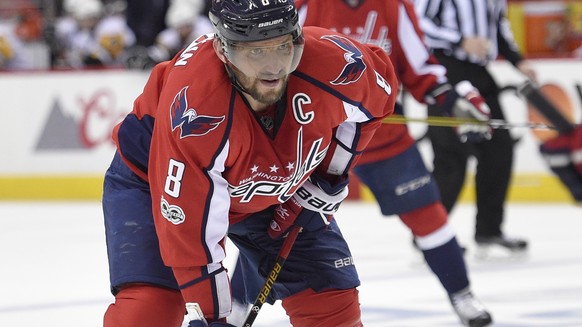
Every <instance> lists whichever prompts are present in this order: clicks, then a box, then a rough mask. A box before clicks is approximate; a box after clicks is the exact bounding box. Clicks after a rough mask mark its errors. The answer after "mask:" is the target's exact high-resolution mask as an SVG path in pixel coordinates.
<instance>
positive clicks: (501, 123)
mask: <svg viewBox="0 0 582 327" xmlns="http://www.w3.org/2000/svg"><path fill="white" fill-rule="evenodd" d="M382 122H383V123H385V124H406V123H422V124H427V125H430V126H438V127H458V126H461V125H487V126H489V127H491V128H492V129H512V128H529V129H544V130H555V129H556V127H554V126H550V125H546V124H542V123H534V122H525V123H510V122H507V121H505V120H502V119H490V120H487V121H481V120H476V119H463V118H456V117H441V116H429V117H427V118H412V117H406V116H403V115H392V116H389V117H387V118H384V120H383V121H382Z"/></svg>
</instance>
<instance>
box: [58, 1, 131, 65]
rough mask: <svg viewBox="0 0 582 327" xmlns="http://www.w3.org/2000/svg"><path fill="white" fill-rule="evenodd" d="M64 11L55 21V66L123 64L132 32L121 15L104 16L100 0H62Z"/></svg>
mask: <svg viewBox="0 0 582 327" xmlns="http://www.w3.org/2000/svg"><path fill="white" fill-rule="evenodd" d="M64 6H65V12H66V13H67V15H66V16H65V17H62V18H61V19H59V21H57V24H56V30H55V33H56V39H57V42H58V44H59V46H60V48H61V51H60V54H59V59H60V60H58V61H57V63H56V66H57V67H67V68H85V67H122V64H123V58H124V57H125V56H124V53H125V51H126V49H127V48H128V47H130V46H132V45H133V44H134V43H135V35H134V33H133V32H132V31H131V29H130V28H129V27H128V26H127V23H126V20H125V17H123V16H121V15H115V16H105V15H104V14H103V4H102V3H101V1H99V0H65V3H64Z"/></svg>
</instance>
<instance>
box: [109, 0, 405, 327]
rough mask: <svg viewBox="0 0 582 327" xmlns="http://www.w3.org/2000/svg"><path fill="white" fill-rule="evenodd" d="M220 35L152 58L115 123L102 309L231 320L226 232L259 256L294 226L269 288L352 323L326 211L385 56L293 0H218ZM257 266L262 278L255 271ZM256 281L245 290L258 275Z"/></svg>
mask: <svg viewBox="0 0 582 327" xmlns="http://www.w3.org/2000/svg"><path fill="white" fill-rule="evenodd" d="M209 16H210V18H211V21H212V22H213V25H214V27H215V29H216V35H215V37H206V36H203V37H201V38H200V39H198V40H197V41H195V42H193V43H192V44H191V45H190V46H188V47H187V48H186V49H185V50H184V51H183V52H181V53H180V54H178V55H177V56H176V57H175V58H174V59H173V60H171V61H169V62H164V63H161V64H159V65H157V66H156V67H155V68H154V69H153V71H152V73H151V76H150V78H149V80H148V82H147V84H146V85H145V88H144V90H143V93H142V94H141V95H140V96H139V97H138V98H137V99H136V101H135V103H134V108H133V111H132V112H131V113H130V114H129V115H127V117H126V118H125V119H124V120H123V121H122V122H121V123H120V124H119V125H118V126H117V127H116V128H115V130H114V140H115V142H116V144H117V153H116V155H115V157H114V159H113V161H112V164H111V166H110V168H109V169H108V171H107V173H106V175H105V182H104V195H103V210H104V218H105V228H106V238H107V250H108V259H109V267H110V279H111V288H112V291H113V294H114V295H115V303H114V304H111V305H110V306H109V308H108V309H107V312H106V313H105V318H104V325H105V326H107V327H110V326H115V327H120V326H140V327H148V326H152V327H154V326H155V327H159V326H176V327H177V326H180V324H181V322H182V320H183V318H184V311H185V308H186V309H187V312H188V319H189V320H190V321H189V326H190V327H202V326H207V324H208V325H209V326H214V327H216V326H228V325H227V324H226V323H225V322H224V319H225V318H226V317H227V316H228V315H229V313H230V310H231V294H230V286H229V281H228V276H227V272H226V271H225V269H224V267H223V265H222V261H223V259H224V258H225V249H224V240H225V237H226V235H227V233H228V235H229V237H230V238H231V239H232V241H233V242H234V243H235V244H236V246H237V247H238V248H239V250H240V253H241V256H242V257H243V258H245V259H246V260H245V262H246V264H245V265H243V269H245V270H247V273H248V274H254V275H255V276H265V275H264V274H265V272H268V271H270V269H271V268H272V264H273V262H274V260H275V258H276V255H277V252H278V251H279V247H280V246H281V244H282V242H283V237H282V236H283V235H284V234H285V232H286V230H287V229H288V227H289V226H290V225H292V224H294V223H295V224H297V225H299V226H303V232H302V233H301V234H299V237H298V238H297V240H296V242H295V244H294V247H293V251H292V252H291V254H290V255H289V257H288V258H287V261H286V262H285V265H284V266H283V267H282V270H281V272H280V275H279V279H278V280H277V283H275V284H274V285H273V287H272V290H271V293H270V294H269V298H268V302H272V301H274V300H277V299H282V304H283V307H284V308H285V310H286V312H287V315H288V316H289V318H290V322H291V324H292V325H294V326H347V327H350V326H361V325H362V323H361V321H360V308H359V303H358V291H357V289H356V287H357V286H358V285H359V281H358V276H357V273H356V269H355V267H354V265H351V264H350V265H347V264H346V265H343V266H341V267H339V266H336V265H334V262H338V261H341V262H344V261H345V259H346V258H350V257H351V254H350V251H349V248H348V245H347V244H346V242H345V240H344V239H343V237H342V235H341V233H340V230H339V227H338V225H337V224H336V222H335V221H334V220H332V219H330V215H331V214H333V212H334V211H335V210H337V208H338V206H339V203H341V201H342V200H343V199H344V198H345V196H346V195H347V194H346V193H347V190H346V188H345V186H346V184H347V174H348V171H349V169H350V167H351V166H353V165H354V164H355V163H356V161H357V157H358V155H359V154H360V152H361V151H362V150H363V148H364V147H365V145H366V144H367V143H368V141H369V139H370V138H371V136H372V134H373V132H374V131H375V129H376V128H377V127H378V126H379V125H381V120H382V119H383V117H385V116H387V115H388V114H390V113H391V112H392V110H393V107H394V103H395V97H396V94H397V80H396V77H395V75H394V71H393V67H392V64H391V62H390V59H389V57H388V56H387V55H386V53H385V52H384V51H382V50H381V49H379V48H376V47H369V46H365V45H362V44H359V43H358V42H355V41H352V40H349V39H348V38H346V37H345V36H342V35H340V34H338V33H335V32H332V31H329V30H326V29H322V28H317V27H309V28H305V29H304V30H302V29H301V27H300V25H299V23H298V19H297V12H296V9H295V6H294V4H293V2H292V1H291V0H278V1H250V0H215V1H213V2H212V7H211V11H210V15H209ZM263 282H264V281H263ZM247 286H248V287H251V288H253V287H255V289H254V292H255V294H256V293H257V292H258V290H259V288H260V287H261V286H262V285H261V284H259V285H253V284H252V283H249V284H248V285H247Z"/></svg>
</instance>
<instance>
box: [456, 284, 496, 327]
mask: <svg viewBox="0 0 582 327" xmlns="http://www.w3.org/2000/svg"><path fill="white" fill-rule="evenodd" d="M449 299H450V300H451V304H452V305H453V308H454V309H455V312H456V313H457V315H458V316H459V318H460V319H461V322H462V323H463V325H465V326H469V327H484V326H489V325H490V324H491V323H493V319H492V318H491V314H489V312H487V310H486V309H485V307H484V306H483V304H482V303H481V302H480V301H479V300H478V299H477V298H476V297H475V296H473V293H471V291H470V290H469V289H464V290H462V291H459V292H457V293H455V294H451V295H449Z"/></svg>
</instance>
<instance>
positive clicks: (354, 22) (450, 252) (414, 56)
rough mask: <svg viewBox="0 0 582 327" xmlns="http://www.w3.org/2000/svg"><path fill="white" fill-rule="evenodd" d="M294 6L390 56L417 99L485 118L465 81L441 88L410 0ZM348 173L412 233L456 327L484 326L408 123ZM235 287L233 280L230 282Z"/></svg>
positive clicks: (312, 0)
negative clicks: (456, 321)
mask: <svg viewBox="0 0 582 327" xmlns="http://www.w3.org/2000/svg"><path fill="white" fill-rule="evenodd" d="M298 8H299V14H300V20H302V21H303V24H304V26H309V25H316V26H321V27H325V28H330V29H333V30H336V31H338V32H340V33H343V34H345V35H348V36H350V37H352V38H353V39H356V40H358V41H360V42H362V43H369V44H373V45H376V46H379V47H381V48H382V49H383V50H384V51H386V53H388V54H389V55H390V59H391V60H392V63H393V64H394V67H395V70H396V73H397V77H398V79H399V81H400V82H401V83H402V84H403V86H404V88H405V89H406V90H407V91H408V92H409V93H410V94H412V96H414V98H415V99H416V100H418V101H420V102H424V103H429V104H439V105H441V108H442V110H443V112H445V113H446V114H447V115H454V116H461V117H470V118H476V119H479V120H486V119H488V115H489V108H488V107H487V105H486V104H485V103H484V100H483V98H482V97H481V96H479V94H478V92H477V91H476V89H475V88H474V87H472V85H471V84H470V83H468V82H462V83H459V84H457V85H456V86H455V87H453V86H451V85H450V84H448V83H447V78H446V76H445V73H446V71H445V68H444V67H443V66H441V65H439V64H438V62H437V61H436V59H435V58H434V57H432V56H431V55H430V54H429V52H428V50H427V48H426V47H425V45H424V43H423V36H422V32H421V31H420V28H419V27H418V25H417V20H416V16H415V13H414V8H413V7H412V5H411V4H410V3H408V1H406V0H366V1H358V0H351V1H350V0H348V1H340V0H304V1H298ZM329 8H333V10H329ZM399 108H400V109H401V107H400V106H399V105H397V106H396V110H397V111H398V110H399ZM400 113H402V112H400ZM457 132H458V133H459V137H460V138H461V139H462V140H465V141H475V140H476V139H479V138H488V137H490V133H491V130H490V129H489V128H488V127H482V126H461V127H460V128H458V130H457ZM354 172H355V173H356V174H357V175H358V177H360V179H361V180H362V182H363V183H364V184H366V185H367V186H368V187H369V188H370V190H371V191H372V193H373V194H374V195H375V197H376V200H377V201H378V204H379V205H380V208H381V211H382V213H383V214H384V215H395V214H396V215H398V216H399V217H400V219H401V220H402V221H403V222H404V224H406V226H408V227H409V228H410V230H411V231H412V233H413V234H414V236H415V239H416V244H417V245H418V247H419V249H420V250H421V251H422V252H423V254H424V258H425V260H426V262H427V264H428V265H429V267H430V268H431V269H432V271H433V272H434V273H435V274H436V276H437V277H438V278H439V280H440V282H441V284H442V285H443V287H444V288H445V290H446V291H447V293H448V296H449V299H450V301H451V304H452V306H453V308H454V310H455V312H456V313H457V315H458V316H459V318H460V319H461V321H462V322H463V323H464V324H465V325H467V326H486V325H488V324H490V323H491V322H492V318H491V315H490V314H489V313H488V312H487V310H486V309H485V308H484V306H483V305H482V304H481V302H480V301H479V300H478V299H477V298H475V297H474V296H473V294H472V293H471V289H470V284H469V278H468V276H467V269H466V265H465V262H464V259H463V255H462V251H461V249H460V247H459V245H458V243H457V241H456V238H455V231H454V230H453V229H452V227H451V226H450V225H449V224H448V223H447V213H446V210H445V209H444V207H443V205H442V204H441V202H440V196H439V192H438V188H437V186H436V184H435V181H434V180H433V179H432V177H431V175H430V173H429V172H428V171H427V168H426V167H425V165H424V162H423V161H422V158H421V156H420V153H419V151H418V149H417V148H416V146H415V142H414V140H413V138H412V137H411V136H410V135H409V133H408V130H407V127H406V125H383V126H382V127H380V128H379V129H378V131H376V134H375V135H374V138H373V140H372V141H371V142H370V144H369V145H368V147H367V148H366V151H365V152H364V154H363V155H362V158H361V160H360V161H359V164H358V166H357V167H356V168H355V169H354ZM235 274H237V275H238V273H236V271H235ZM247 277H248V276H245V280H246V278H247ZM237 282H239V281H238V280H237V277H236V276H235V277H234V278H233V284H236V283H237ZM235 294H239V293H235ZM249 297H251V298H252V296H249ZM239 300H240V299H239ZM247 301H248V299H247Z"/></svg>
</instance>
